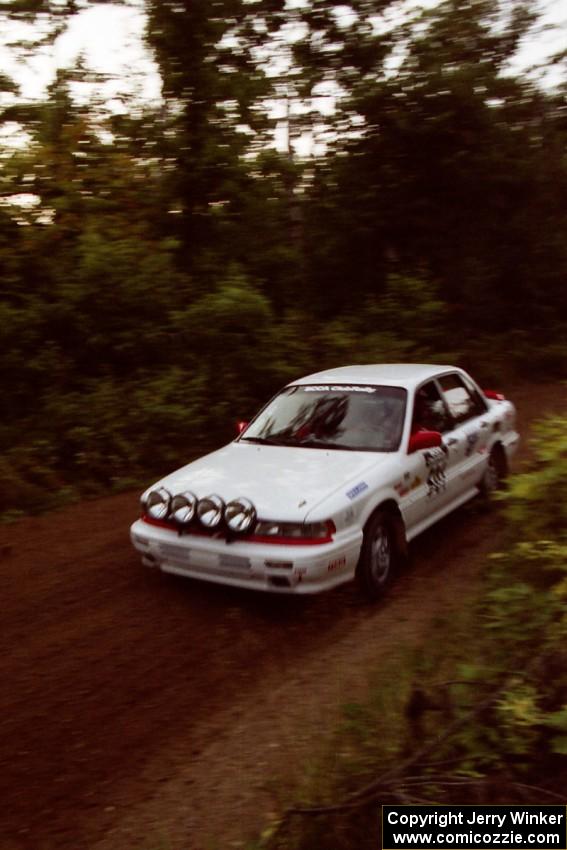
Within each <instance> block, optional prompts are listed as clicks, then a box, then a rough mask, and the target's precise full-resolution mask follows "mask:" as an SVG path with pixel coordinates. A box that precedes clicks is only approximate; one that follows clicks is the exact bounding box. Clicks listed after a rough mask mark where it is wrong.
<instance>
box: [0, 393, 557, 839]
mask: <svg viewBox="0 0 567 850" xmlns="http://www.w3.org/2000/svg"><path fill="white" fill-rule="evenodd" d="M510 394H511V396H512V397H513V398H514V400H515V401H516V402H517V404H518V407H519V410H520V429H521V431H522V433H523V436H524V438H525V436H526V434H527V428H528V424H529V422H530V421H531V420H532V419H533V418H535V417H538V416H540V415H542V414H543V413H544V412H546V411H549V410H551V409H553V407H554V405H556V404H558V401H557V397H558V394H557V388H556V387H555V386H523V387H520V388H517V390H516V392H515V393H510ZM524 446H525V443H524ZM523 451H524V452H525V448H524V450H523ZM136 510H137V494H132V493H129V494H124V495H121V496H117V497H114V498H110V499H104V500H100V501H96V502H89V503H82V504H79V505H74V506H72V507H70V508H67V509H65V510H63V511H59V512H57V513H53V514H51V515H49V516H44V517H41V518H37V519H27V520H22V521H21V522H19V523H17V524H16V525H14V526H10V527H4V528H2V529H1V530H0V534H1V535H2V541H1V545H0V570H1V576H2V599H3V612H2V633H3V638H4V640H3V647H4V651H3V653H2V660H1V662H0V667H1V670H0V680H1V681H2V684H3V688H2V690H1V694H0V759H1V764H0V800H1V801H2V802H1V814H0V836H1V837H0V848H2V850H55V848H57V850H82V849H83V848H88V849H89V850H118V849H119V848H120V850H134V848H136V850H158V848H164V850H193V848H195V850H196V849H197V848H199V850H201V848H205V847H214V846H219V847H226V846H230V845H231V844H232V843H234V846H237V845H238V843H239V842H240V841H241V840H242V839H244V838H245V837H246V836H249V835H253V834H254V832H255V831H256V830H258V829H261V828H262V826H263V825H264V823H265V821H266V818H267V817H269V815H270V813H271V812H272V811H274V810H275V807H276V806H277V804H278V800H280V799H281V793H282V789H285V788H286V787H291V786H292V785H293V782H294V781H295V780H296V779H297V778H298V777H299V776H300V774H301V771H302V769H303V766H304V764H305V760H306V759H307V758H308V757H309V756H310V755H311V754H312V753H314V752H317V750H318V749H319V748H320V746H322V744H323V742H324V740H325V736H326V735H327V734H328V732H329V731H330V730H331V729H332V727H333V723H334V722H335V720H336V718H337V717H338V714H339V709H340V706H341V704H342V703H344V702H346V701H352V700H354V699H358V698H364V695H365V693H366V690H367V686H368V678H369V675H370V674H373V673H375V671H376V670H377V669H379V668H380V662H381V660H382V659H387V658H388V657H389V656H390V655H391V653H392V652H393V651H394V650H395V649H397V648H398V647H400V646H407V647H410V646H412V645H415V644H417V643H418V642H419V641H420V640H422V639H423V637H424V635H425V634H426V632H427V629H428V627H429V624H430V623H431V620H432V619H433V618H434V617H435V616H436V615H438V614H439V613H442V612H446V611H447V609H448V608H450V607H451V606H454V607H458V606H461V605H463V604H464V600H466V595H467V589H468V588H469V587H470V585H471V583H472V582H473V581H474V578H475V575H476V573H477V571H478V569H479V567H480V565H481V564H482V563H483V560H484V558H485V555H486V553H487V552H489V551H491V550H492V549H494V548H495V547H497V546H498V541H499V539H501V537H500V535H501V528H500V525H501V524H500V522H499V521H498V519H497V517H495V516H494V515H487V516H481V515H479V514H478V513H477V512H474V511H471V510H470V509H465V510H462V511H459V512H457V513H456V514H454V515H453V516H452V517H450V518H449V519H447V520H445V521H444V522H443V523H441V524H439V525H438V526H437V527H436V528H435V529H432V530H431V531H430V532H428V533H427V534H426V535H423V536H422V537H421V538H420V539H419V541H416V543H415V544H414V547H413V549H414V559H413V560H414V563H413V566H412V568H411V569H410V570H409V571H408V572H407V573H406V574H405V575H404V576H402V578H401V580H400V581H399V582H398V584H397V585H396V586H395V588H394V589H393V591H392V593H391V595H390V597H389V598H388V599H387V600H386V601H385V602H383V603H381V604H380V605H377V606H364V605H360V604H359V603H358V601H357V597H356V594H355V592H354V591H353V589H352V588H350V587H346V588H340V589H339V590H337V591H335V592H332V593H329V594H326V595H323V596H320V597H316V598H313V599H306V600H294V599H282V598H280V597H277V598H272V597H269V596H264V595H256V594H250V593H244V592H239V591H235V590H230V589H225V588H220V587H215V586H208V585H206V584H200V583H197V582H191V581H189V580H181V579H180V580H176V579H173V578H171V577H165V576H162V575H160V574H159V573H156V572H153V571H147V570H144V569H142V568H141V567H140V566H139V562H138V558H137V556H136V554H135V553H134V552H133V551H132V550H131V548H130V545H129V541H128V534H127V531H128V525H129V522H130V521H131V520H132V519H133V517H134V516H135V514H136Z"/></svg>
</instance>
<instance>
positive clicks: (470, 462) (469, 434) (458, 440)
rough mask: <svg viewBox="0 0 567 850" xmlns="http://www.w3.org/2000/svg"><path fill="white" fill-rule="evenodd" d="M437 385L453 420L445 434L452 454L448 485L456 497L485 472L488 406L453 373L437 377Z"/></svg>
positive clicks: (466, 383)
mask: <svg viewBox="0 0 567 850" xmlns="http://www.w3.org/2000/svg"><path fill="white" fill-rule="evenodd" d="M438 383H439V387H440V390H441V393H442V396H443V399H444V401H445V404H446V406H447V408H448V410H449V414H450V416H451V419H452V421H453V428H452V429H451V431H450V432H448V433H447V435H446V442H447V448H448V449H449V451H450V453H451V455H452V463H451V480H448V481H447V488H448V489H449V491H450V493H451V496H452V497H454V498H458V497H459V496H460V495H462V494H464V493H465V492H466V491H467V490H470V489H471V488H472V487H474V486H475V485H476V484H477V483H478V481H479V480H480V478H481V477H482V473H483V471H484V466H485V465H486V458H487V448H488V442H489V438H490V423H489V421H488V416H487V406H486V403H485V402H484V400H483V398H482V396H481V395H480V393H479V392H478V390H476V388H475V387H474V386H473V384H472V383H471V382H469V381H467V380H466V378H465V377H464V376H463V375H461V374H459V373H458V372H452V373H450V374H447V375H443V376H442V377H441V378H438Z"/></svg>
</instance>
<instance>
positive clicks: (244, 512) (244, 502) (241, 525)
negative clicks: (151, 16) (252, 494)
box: [224, 497, 256, 532]
mask: <svg viewBox="0 0 567 850" xmlns="http://www.w3.org/2000/svg"><path fill="white" fill-rule="evenodd" d="M224 519H225V522H226V524H227V525H228V527H229V528H230V530H231V531H240V532H246V531H250V529H251V528H252V527H253V525H254V523H255V522H256V508H255V507H254V505H253V504H252V502H251V501H250V500H249V499H244V498H242V497H241V498H238V499H233V500H232V501H231V502H229V503H228V505H227V506H226V508H225V509H224Z"/></svg>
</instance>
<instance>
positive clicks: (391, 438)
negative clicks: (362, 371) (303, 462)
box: [240, 384, 406, 452]
mask: <svg viewBox="0 0 567 850" xmlns="http://www.w3.org/2000/svg"><path fill="white" fill-rule="evenodd" d="M405 408H406V391H405V390H404V389H402V388H401V387H380V386H370V385H367V384H355V385H353V384H349V385H346V384H345V385H341V384H339V385H333V384H328V385H320V384H318V385H307V384H302V385H296V386H292V387H286V389H285V390H283V391H282V392H281V393H280V394H279V395H277V396H276V397H275V398H274V399H272V401H271V402H270V403H269V404H268V405H267V407H265V408H264V410H262V411H261V412H260V413H259V414H258V416H257V417H256V419H254V421H253V422H252V423H251V424H250V425H249V427H248V428H247V429H246V431H245V432H244V433H243V435H242V437H241V438H240V439H241V440H244V441H247V442H254V443H267V444H268V445H278V446H301V447H305V448H316V449H340V450H350V451H369V452H393V451H396V450H397V449H398V447H399V445H400V440H401V437H402V429H403V425H404V414H405Z"/></svg>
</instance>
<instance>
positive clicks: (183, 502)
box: [170, 490, 197, 525]
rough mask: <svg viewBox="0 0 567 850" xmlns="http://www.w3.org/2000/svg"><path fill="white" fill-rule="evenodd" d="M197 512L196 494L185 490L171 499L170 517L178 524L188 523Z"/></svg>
mask: <svg viewBox="0 0 567 850" xmlns="http://www.w3.org/2000/svg"><path fill="white" fill-rule="evenodd" d="M196 512H197V496H195V494H194V493H191V492H190V491H189V490H186V491H185V492H184V493H179V494H178V495H177V496H174V497H173V499H172V500H171V508H170V513H171V519H172V520H174V522H176V523H177V524H178V525H189V523H190V522H191V521H192V520H193V518H194V516H195V514H196Z"/></svg>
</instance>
